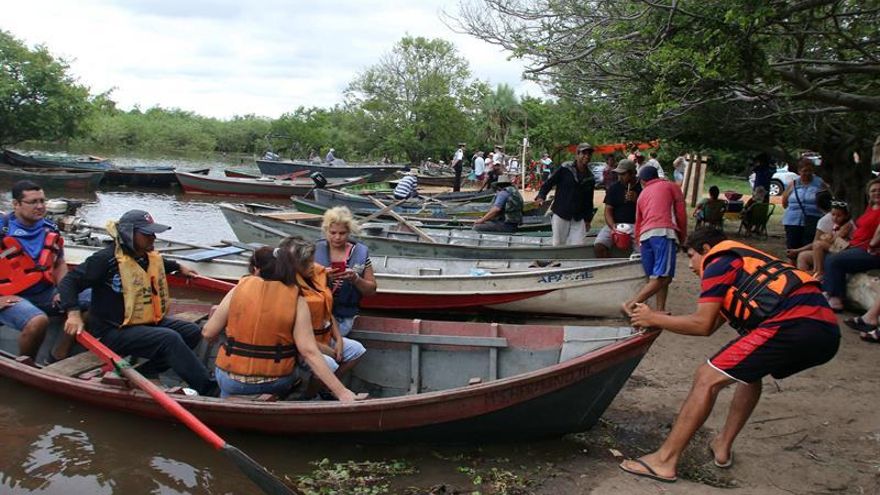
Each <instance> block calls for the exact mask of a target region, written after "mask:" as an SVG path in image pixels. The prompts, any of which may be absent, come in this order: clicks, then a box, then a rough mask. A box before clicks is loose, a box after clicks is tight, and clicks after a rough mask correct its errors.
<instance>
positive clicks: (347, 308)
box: [315, 206, 376, 337]
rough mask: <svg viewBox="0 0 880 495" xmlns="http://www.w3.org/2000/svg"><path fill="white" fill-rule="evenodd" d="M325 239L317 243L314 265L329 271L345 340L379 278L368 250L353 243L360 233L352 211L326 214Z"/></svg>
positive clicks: (341, 209)
mask: <svg viewBox="0 0 880 495" xmlns="http://www.w3.org/2000/svg"><path fill="white" fill-rule="evenodd" d="M321 228H322V230H323V231H324V239H321V240H319V241H318V242H316V243H315V262H316V263H318V264H319V265H323V266H325V267H328V268H329V271H328V274H327V275H328V277H329V279H330V286H331V288H332V292H333V317H334V318H335V319H336V322H337V324H338V325H339V332H340V334H341V335H342V336H343V337H344V336H346V335H348V332H350V331H351V326H352V324H353V323H354V317H355V316H357V314H358V313H359V312H360V302H361V298H362V297H365V296H371V295H373V294H375V293H376V277H375V276H374V275H373V266H372V263H371V262H370V251H369V249H367V246H365V245H363V244H361V243H359V242H355V241H353V240H351V239H350V236H351V235H357V234H358V233H359V232H360V226H359V225H358V224H357V222H356V221H355V220H354V216H352V214H351V210H349V209H348V208H346V207H344V206H337V207H335V208H330V209H329V210H327V211H326V212H324V221H323V222H322V224H321Z"/></svg>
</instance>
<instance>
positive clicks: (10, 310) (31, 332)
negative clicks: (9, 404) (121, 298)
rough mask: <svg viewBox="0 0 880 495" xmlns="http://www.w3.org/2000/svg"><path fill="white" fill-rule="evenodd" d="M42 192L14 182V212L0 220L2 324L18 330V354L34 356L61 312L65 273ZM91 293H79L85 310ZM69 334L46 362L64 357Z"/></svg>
mask: <svg viewBox="0 0 880 495" xmlns="http://www.w3.org/2000/svg"><path fill="white" fill-rule="evenodd" d="M45 217H46V194H45V193H44V192H43V188H42V187H40V185H39V184H36V183H34V182H31V181H28V180H23V181H19V182H16V183H15V184H13V186H12V213H10V214H8V215H6V216H5V217H3V218H2V220H0V239H2V243H3V245H2V246H0V251H2V252H0V323H2V324H3V325H6V326H8V327H10V328H14V329H15V330H18V331H19V332H21V333H20V335H19V337H18V348H19V354H20V355H22V356H30V357H31V358H36V356H37V352H38V351H39V350H40V345H41V344H42V343H43V339H44V338H45V336H46V329H47V328H48V327H49V316H50V315H60V314H62V312H61V310H60V308H59V306H58V301H59V296H58V291H57V290H56V289H55V287H56V285H57V284H58V282H59V281H61V279H62V278H64V275H66V274H67V264H65V262H64V250H63V248H62V246H63V245H64V242H63V240H62V239H61V234H60V233H59V232H58V227H57V226H56V225H55V224H54V223H53V222H51V221H49V220H46V218H45ZM89 297H90V293H85V294H81V297H80V305H81V306H82V307H83V309H87V308H88V305H89ZM72 343H73V341H72V339H70V338H68V337H64V336H62V337H61V342H60V343H59V345H58V347H56V349H55V351H53V352H51V353H50V356H49V361H50V362H51V361H54V360H57V359H60V358H63V357H65V356H66V354H67V352H68V351H69V350H70V347H71V345H72Z"/></svg>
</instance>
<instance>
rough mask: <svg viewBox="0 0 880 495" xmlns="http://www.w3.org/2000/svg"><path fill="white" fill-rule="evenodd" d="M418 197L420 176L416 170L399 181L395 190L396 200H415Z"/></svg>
mask: <svg viewBox="0 0 880 495" xmlns="http://www.w3.org/2000/svg"><path fill="white" fill-rule="evenodd" d="M418 195H419V175H418V173H416V171H415V170H411V171H409V172H407V174H406V175H404V176H403V178H402V179H400V180H399V181H397V186H396V187H395V188H394V199H407V198H415V197H418Z"/></svg>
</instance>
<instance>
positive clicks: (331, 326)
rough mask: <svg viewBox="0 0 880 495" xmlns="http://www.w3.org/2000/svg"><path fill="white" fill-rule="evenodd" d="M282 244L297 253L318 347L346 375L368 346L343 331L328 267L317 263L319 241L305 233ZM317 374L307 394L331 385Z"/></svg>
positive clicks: (298, 281) (298, 273)
mask: <svg viewBox="0 0 880 495" xmlns="http://www.w3.org/2000/svg"><path fill="white" fill-rule="evenodd" d="M278 248H279V249H280V250H282V251H290V252H292V253H293V255H294V260H295V262H294V265H293V267H294V268H295V270H296V275H295V280H296V285H297V286H298V287H299V290H300V294H301V295H302V297H303V299H305V301H306V303H307V304H308V307H309V314H310V315H311V326H312V331H313V332H314V335H315V340H316V341H317V343H318V348H319V349H320V350H321V352H322V353H323V354H324V361H325V362H326V365H327V367H328V368H330V370H331V371H333V372H335V374H336V376H342V375H343V374H345V373H346V372H347V371H348V370H350V369H352V368H353V367H354V366H355V364H357V361H358V359H360V357H361V356H363V355H364V353H365V352H366V349H365V348H364V346H363V345H361V343H360V342H358V341H356V340H353V339H349V338H347V337H343V336H342V335H341V334H340V333H339V325H337V324H336V319H335V318H333V293H332V291H331V290H330V287H329V285H328V277H327V269H326V268H324V267H323V266H321V265H319V264H317V263H315V245H314V244H312V243H311V242H308V241H306V240H305V239H302V238H301V237H286V238H285V239H284V240H282V241H281V244H279V246H278ZM315 377H316V378H317V379H318V380H312V385H311V386H310V388H309V389H308V390H307V391H306V396H310V395H313V394H314V393H317V392H318V390H319V389H320V387H321V383H323V384H325V385H329V384H328V383H326V382H325V381H324V380H323V378H322V377H321V376H320V375H318V374H315ZM334 379H335V378H334ZM319 382H320V383H319Z"/></svg>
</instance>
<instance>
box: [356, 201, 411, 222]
mask: <svg viewBox="0 0 880 495" xmlns="http://www.w3.org/2000/svg"><path fill="white" fill-rule="evenodd" d="M370 198H371V199H373V198H372V196H371V197H370ZM405 201H406V198H403V199H399V200H397V201H395V202H393V203H391V204H389V205H387V206H386V205H384V204H383V205H382V206H383V208H382V209H381V210H379V211H377V212H375V213H373V214H372V215H370V216H368V217H366V218H364V219H362V220H361V223H367V222H372V221H373V220H375V219H377V218H379V217H381V216H382V215H384V214H386V213H388V212H389V211H392V210H393V209H394V208H396V207H398V206H400V205H401V204H403V203H404V202H405ZM395 213H396V212H395ZM392 216H393V215H392Z"/></svg>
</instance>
